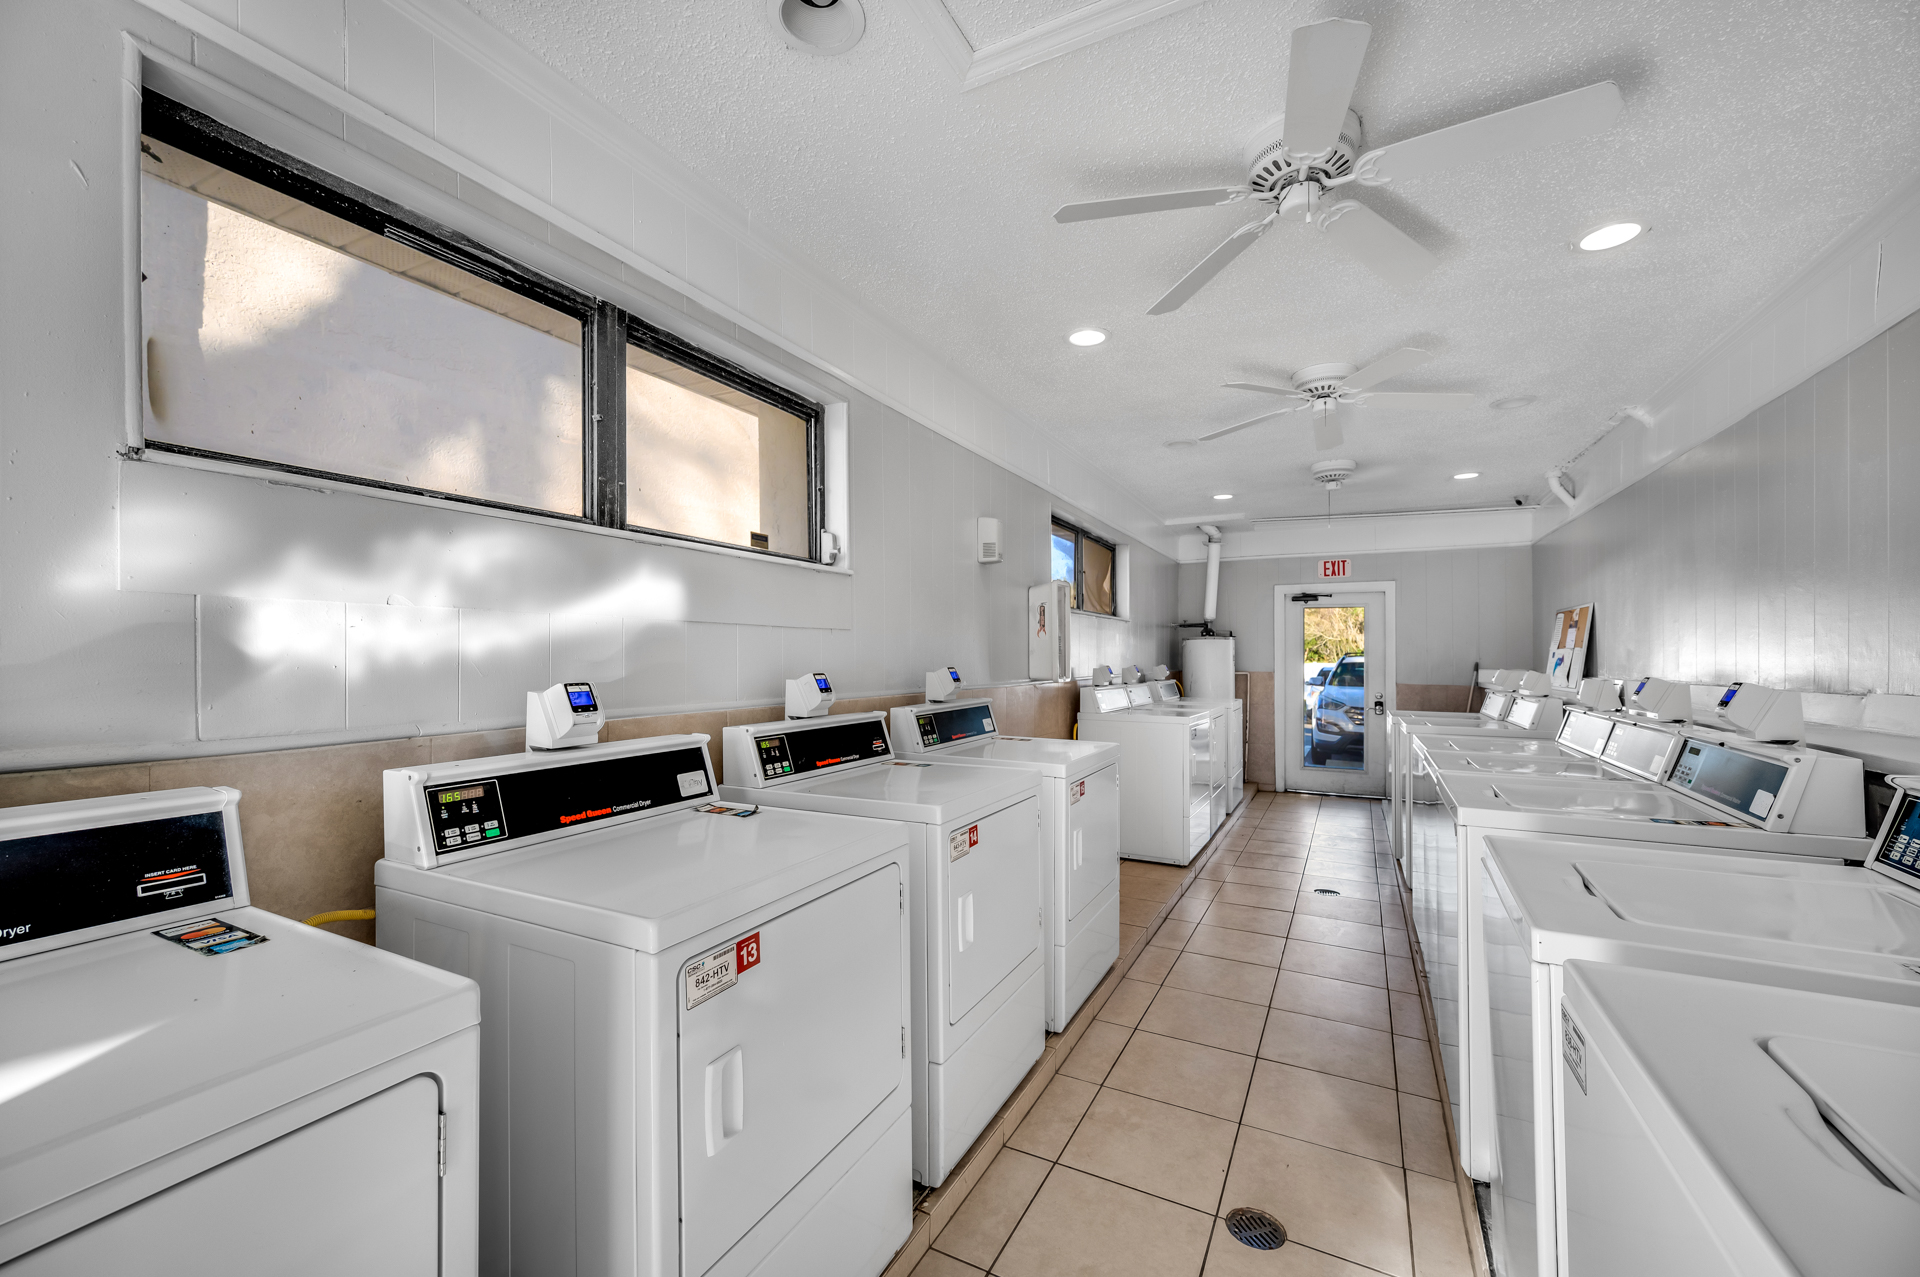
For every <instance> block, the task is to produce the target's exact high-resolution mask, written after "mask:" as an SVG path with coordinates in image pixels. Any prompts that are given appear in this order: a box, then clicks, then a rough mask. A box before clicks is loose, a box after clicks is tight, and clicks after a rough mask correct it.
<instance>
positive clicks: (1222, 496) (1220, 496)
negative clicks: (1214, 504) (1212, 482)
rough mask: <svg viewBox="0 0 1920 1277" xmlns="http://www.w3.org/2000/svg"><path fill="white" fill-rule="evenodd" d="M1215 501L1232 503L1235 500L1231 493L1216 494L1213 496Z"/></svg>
mask: <svg viewBox="0 0 1920 1277" xmlns="http://www.w3.org/2000/svg"><path fill="white" fill-rule="evenodd" d="M1213 499H1214V500H1215V501H1231V500H1233V494H1232V493H1231V492H1216V493H1214V494H1213Z"/></svg>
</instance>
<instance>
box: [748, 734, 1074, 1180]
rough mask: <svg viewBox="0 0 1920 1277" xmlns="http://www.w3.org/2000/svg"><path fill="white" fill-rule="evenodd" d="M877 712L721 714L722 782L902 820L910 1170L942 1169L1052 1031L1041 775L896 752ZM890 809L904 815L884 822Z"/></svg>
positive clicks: (783, 799) (786, 800)
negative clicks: (771, 718) (735, 719)
mask: <svg viewBox="0 0 1920 1277" xmlns="http://www.w3.org/2000/svg"><path fill="white" fill-rule="evenodd" d="M886 717H887V716H886V715H885V714H884V713H882V712H880V711H878V710H874V711H870V712H868V713H862V714H836V715H832V716H829V717H827V718H810V719H805V720H794V721H791V722H784V723H756V724H753V725H752V726H742V727H729V728H727V729H726V731H725V733H724V735H723V738H722V739H723V740H724V741H725V747H726V755H725V757H726V765H727V776H728V778H729V781H730V783H729V784H727V785H725V786H723V787H722V788H721V791H720V792H721V794H722V796H724V797H726V798H728V799H730V800H731V801H734V802H743V803H757V804H759V805H760V806H761V807H763V808H786V809H797V810H800V811H815V812H833V813H836V814H839V815H842V816H858V817H863V818H865V819H867V820H870V821H886V822H889V824H890V827H894V828H899V827H901V826H904V829H905V835H906V838H907V846H908V851H907V866H908V869H907V896H906V900H907V916H908V918H909V920H910V923H911V926H910V932H911V936H912V944H913V948H912V994H913V996H912V1018H911V1020H910V1021H909V1024H910V1026H911V1033H910V1035H909V1040H908V1046H909V1052H910V1054H909V1063H910V1066H911V1073H912V1077H913V1174H914V1177H915V1178H916V1179H918V1180H919V1181H920V1182H921V1183H922V1184H925V1185H927V1186H929V1187H932V1186H933V1185H936V1184H939V1183H941V1182H942V1181H943V1180H945V1179H946V1177H947V1174H948V1173H949V1172H950V1171H952V1170H953V1167H954V1165H955V1164H956V1163H957V1162H958V1161H959V1160H960V1158H961V1157H962V1156H963V1155H964V1154H965V1153H966V1151H967V1149H968V1148H969V1147H971V1146H972V1144H973V1141H974V1140H975V1139H976V1138H977V1137H978V1136H979V1134H980V1132H982V1131H984V1130H986V1128H987V1123H988V1122H990V1121H992V1120H993V1115H994V1114H995V1113H997V1112H998V1111H999V1109H1000V1106H1001V1104H1003V1103H1004V1102H1005V1101H1006V1099H1007V1097H1008V1096H1009V1095H1012V1094H1013V1092H1014V1088H1016V1087H1017V1086H1019V1085H1020V1079H1021V1078H1023V1077H1025V1076H1026V1074H1027V1070H1028V1069H1030V1068H1032V1067H1033V1063H1034V1061H1035V1060H1038V1059H1039V1058H1040V1052H1041V1051H1042V1050H1043V1049H1044V1046H1045V1042H1046V1019H1047V996H1046V974H1045V972H1046V962H1045V957H1044V954H1043V953H1042V948H1043V944H1042V941H1043V937H1044V922H1043V919H1042V916H1041V909H1040V877H1041V860H1040V776H1039V774H1038V773H1037V772H1035V771H1034V770H1032V769H1031V768H1000V767H992V768H989V767H975V766H963V765H961V764H958V763H948V762H923V761H908V760H903V759H899V758H896V757H895V756H894V752H893V749H892V746H891V743H890V742H889V740H888V737H887V724H886ZM893 822H898V824H894V823H893Z"/></svg>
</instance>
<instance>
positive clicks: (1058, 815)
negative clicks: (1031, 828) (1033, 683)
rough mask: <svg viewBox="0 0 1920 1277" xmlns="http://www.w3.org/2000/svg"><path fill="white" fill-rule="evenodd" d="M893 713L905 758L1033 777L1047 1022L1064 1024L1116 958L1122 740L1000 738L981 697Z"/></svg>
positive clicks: (1059, 1027)
mask: <svg viewBox="0 0 1920 1277" xmlns="http://www.w3.org/2000/svg"><path fill="white" fill-rule="evenodd" d="M892 720H893V722H892V726H893V731H892V735H891V740H892V741H893V743H894V744H895V745H896V746H897V747H898V749H899V751H900V753H901V754H902V755H905V756H907V757H916V756H924V757H926V758H928V759H937V760H939V761H941V762H946V763H966V764H973V765H978V766H981V767H1012V768H1023V769H1025V770H1028V771H1032V772H1035V773H1037V774H1038V775H1039V777H1040V846H1041V852H1040V865H1041V907H1042V909H1043V910H1044V912H1045V917H1046V936H1045V953H1046V967H1047V978H1046V984H1047V1028H1048V1029H1049V1030H1050V1031H1052V1032H1054V1033H1059V1032H1061V1031H1063V1030H1064V1029H1065V1028H1066V1027H1067V1021H1069V1020H1071V1019H1072V1018H1073V1014H1074V1012H1076V1011H1078V1010H1079V1009H1080V1006H1081V1004H1082V1003H1084V1002H1085V1001H1086V1000H1087V995H1088V994H1090V993H1092V992H1093V990H1094V988H1095V986H1097V985H1098V984H1099V983H1100V981H1101V980H1102V979H1104V978H1105V977H1106V974H1107V972H1108V970H1109V969H1111V968H1112V966H1113V964H1114V962H1115V961H1116V960H1117V959H1118V958H1119V956H1120V747H1119V746H1118V745H1115V744H1113V743H1111V742H1108V741H1093V740H1048V739H1043V738H1040V737H1034V736H1002V735H1001V734H1000V733H999V731H998V730H996V729H995V727H994V724H993V705H992V703H991V702H990V701H985V700H974V701H954V702H948V703H943V704H939V705H901V706H897V707H896V708H894V710H893V711H892Z"/></svg>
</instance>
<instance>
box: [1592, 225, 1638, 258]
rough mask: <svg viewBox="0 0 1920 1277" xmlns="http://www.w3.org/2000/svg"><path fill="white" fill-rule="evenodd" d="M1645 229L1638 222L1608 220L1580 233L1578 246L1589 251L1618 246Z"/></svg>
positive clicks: (1593, 251) (1595, 251)
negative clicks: (1584, 232)
mask: <svg viewBox="0 0 1920 1277" xmlns="http://www.w3.org/2000/svg"><path fill="white" fill-rule="evenodd" d="M1646 229H1647V228H1646V227H1645V226H1642V225H1641V224H1640V223H1639V222H1608V223H1607V224H1606V225H1605V226H1597V227H1595V228H1594V229H1593V230H1590V231H1588V232H1587V233H1586V234H1585V235H1582V236H1581V237H1580V247H1582V248H1584V249H1586V250H1587V251H1588V252H1589V253H1597V252H1599V251H1600V250H1601V249H1603V248H1618V247H1620V246H1621V245H1622V244H1624V243H1626V242H1627V241H1628V240H1630V239H1633V238H1634V237H1635V236H1637V235H1639V234H1640V232H1641V231H1644V230H1646Z"/></svg>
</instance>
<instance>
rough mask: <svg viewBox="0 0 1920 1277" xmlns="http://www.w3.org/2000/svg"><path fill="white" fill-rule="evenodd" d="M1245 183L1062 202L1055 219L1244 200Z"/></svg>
mask: <svg viewBox="0 0 1920 1277" xmlns="http://www.w3.org/2000/svg"><path fill="white" fill-rule="evenodd" d="M1246 195H1247V188H1246V187H1244V186H1221V187H1216V188H1213V189H1210V190H1205V191H1168V192H1166V193H1165V194H1163V195H1124V196H1122V197H1120V198H1119V199H1113V200H1090V201H1088V202H1087V203H1085V204H1062V205H1061V206H1060V208H1059V211H1058V212H1056V213H1054V215H1053V220H1054V221H1056V222H1091V221H1093V220H1095V219H1096V218H1101V217H1132V216H1133V215H1134V214H1135V213H1163V212H1165V211H1167V210H1168V209H1172V208H1208V207H1211V206H1212V205H1215V204H1231V203H1233V202H1234V201H1236V200H1241V199H1245V198H1246Z"/></svg>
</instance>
